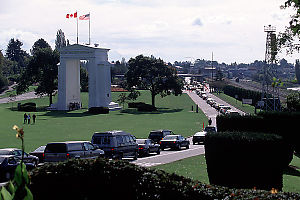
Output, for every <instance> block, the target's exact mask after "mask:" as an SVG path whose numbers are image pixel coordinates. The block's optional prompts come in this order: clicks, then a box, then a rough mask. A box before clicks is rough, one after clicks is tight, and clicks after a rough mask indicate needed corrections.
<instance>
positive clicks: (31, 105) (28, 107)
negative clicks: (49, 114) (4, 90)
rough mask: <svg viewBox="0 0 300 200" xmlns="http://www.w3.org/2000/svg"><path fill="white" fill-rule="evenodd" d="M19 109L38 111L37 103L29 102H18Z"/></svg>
mask: <svg viewBox="0 0 300 200" xmlns="http://www.w3.org/2000/svg"><path fill="white" fill-rule="evenodd" d="M18 111H26V112H35V111H36V103H33V102H28V103H24V104H21V103H19V104H18Z"/></svg>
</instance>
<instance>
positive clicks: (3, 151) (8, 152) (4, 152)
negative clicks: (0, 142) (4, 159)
mask: <svg viewBox="0 0 300 200" xmlns="http://www.w3.org/2000/svg"><path fill="white" fill-rule="evenodd" d="M0 155H12V152H11V151H9V150H0Z"/></svg>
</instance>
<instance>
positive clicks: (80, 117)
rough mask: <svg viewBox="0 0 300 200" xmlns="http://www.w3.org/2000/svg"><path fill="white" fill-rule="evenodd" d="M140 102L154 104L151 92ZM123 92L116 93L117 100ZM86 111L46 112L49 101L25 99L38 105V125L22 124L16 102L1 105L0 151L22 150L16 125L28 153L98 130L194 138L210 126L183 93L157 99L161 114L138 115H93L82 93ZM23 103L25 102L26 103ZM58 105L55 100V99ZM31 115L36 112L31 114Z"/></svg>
mask: <svg viewBox="0 0 300 200" xmlns="http://www.w3.org/2000/svg"><path fill="white" fill-rule="evenodd" d="M141 93H142V95H141V96H140V97H139V99H137V101H143V102H146V103H150V102H151V97H150V93H149V92H148V91H142V92H141ZM119 94H120V93H113V94H112V99H113V101H116V99H117V98H118V95H119ZM82 101H83V109H81V110H77V111H70V112H65V111H44V110H43V108H44V107H46V106H47V105H48V104H49V98H47V97H45V98H41V99H34V100H26V101H24V102H35V103H36V104H37V106H38V112H35V114H36V115H37V121H36V124H30V125H28V124H23V115H24V112H19V111H15V110H16V106H17V103H14V104H13V105H14V109H13V111H12V110H11V106H12V104H11V103H10V104H0V116H1V123H0V148H6V147H18V148H19V147H20V141H19V140H17V139H16V138H15V131H14V130H13V129H12V127H13V125H18V126H19V127H24V131H25V146H26V151H27V152H28V151H32V150H34V149H35V148H37V147H39V146H40V145H45V144H47V143H48V142H54V141H68V140H91V137H92V135H93V133H94V132H96V131H108V130H124V131H127V132H130V133H132V134H133V135H135V136H136V137H137V138H145V137H148V134H149V132H150V131H151V130H155V129H170V130H173V131H174V133H178V134H182V135H184V136H191V135H193V134H194V133H195V132H197V131H199V130H200V129H201V127H202V123H203V122H204V123H207V121H208V120H207V118H206V116H205V115H204V114H203V113H195V112H190V110H191V106H192V105H194V102H193V101H192V100H191V99H190V98H189V97H188V95H186V94H183V95H181V96H177V97H176V96H167V97H165V98H160V97H159V96H157V98H156V106H157V107H158V112H154V113H139V112H137V111H135V110H132V109H128V108H125V110H124V111H111V112H110V113H109V114H102V115H101V114H99V115H91V114H89V113H88V112H87V104H88V103H87V102H88V93H82ZM24 102H22V103H24ZM54 102H56V99H54ZM30 114H31V115H32V114H33V112H30Z"/></svg>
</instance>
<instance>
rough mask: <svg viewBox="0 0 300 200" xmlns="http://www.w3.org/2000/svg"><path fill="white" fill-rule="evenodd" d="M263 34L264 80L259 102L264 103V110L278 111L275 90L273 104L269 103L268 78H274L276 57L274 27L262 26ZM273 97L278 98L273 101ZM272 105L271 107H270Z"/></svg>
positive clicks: (278, 106) (278, 103) (278, 102)
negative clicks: (264, 49) (264, 50)
mask: <svg viewBox="0 0 300 200" xmlns="http://www.w3.org/2000/svg"><path fill="white" fill-rule="evenodd" d="M264 32H266V33H267V38H266V52H265V62H264V67H263V73H264V78H263V82H262V97H261V101H263V102H264V108H265V110H274V111H276V110H280V101H279V93H278V94H277V95H276V94H275V90H274V89H273V93H274V94H273V103H271V101H269V99H270V95H271V93H270V91H269V83H268V78H270V76H275V75H274V71H273V66H274V65H276V55H277V46H276V34H275V32H276V27H274V26H271V25H268V26H264ZM275 96H277V97H278V100H276V101H275ZM272 104H273V105H272Z"/></svg>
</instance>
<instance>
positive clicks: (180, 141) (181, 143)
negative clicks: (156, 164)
mask: <svg viewBox="0 0 300 200" xmlns="http://www.w3.org/2000/svg"><path fill="white" fill-rule="evenodd" d="M181 147H186V149H189V148H190V141H188V140H187V139H186V138H184V137H183V136H182V135H167V136H166V137H164V138H163V139H162V140H161V141H160V148H161V150H164V149H166V148H171V149H178V150H180V149H181Z"/></svg>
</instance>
